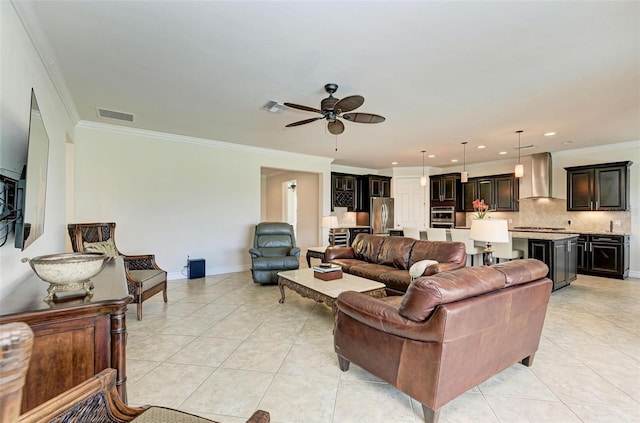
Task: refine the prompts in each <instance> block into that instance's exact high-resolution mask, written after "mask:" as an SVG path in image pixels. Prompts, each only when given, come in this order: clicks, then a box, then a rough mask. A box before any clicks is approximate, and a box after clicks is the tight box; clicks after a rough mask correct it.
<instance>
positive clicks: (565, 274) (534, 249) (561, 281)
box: [529, 237, 578, 291]
mask: <svg viewBox="0 0 640 423" xmlns="http://www.w3.org/2000/svg"><path fill="white" fill-rule="evenodd" d="M576 244H577V237H576V238H566V239H559V240H546V239H530V240H529V258H535V259H538V260H540V261H543V262H544V263H546V264H547V266H549V274H548V275H547V276H548V277H549V279H551V280H552V281H553V290H554V291H555V290H557V289H560V288H562V287H564V286H567V285H569V284H570V283H571V282H572V281H574V280H575V279H576V277H577V267H576V266H577V251H578V250H577V248H576Z"/></svg>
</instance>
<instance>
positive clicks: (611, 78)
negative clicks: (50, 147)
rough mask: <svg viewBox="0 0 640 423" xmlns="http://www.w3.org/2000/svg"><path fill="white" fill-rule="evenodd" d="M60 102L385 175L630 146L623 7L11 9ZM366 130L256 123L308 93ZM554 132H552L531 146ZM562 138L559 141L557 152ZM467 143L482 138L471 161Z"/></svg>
mask: <svg viewBox="0 0 640 423" xmlns="http://www.w3.org/2000/svg"><path fill="white" fill-rule="evenodd" d="M14 5H15V7H16V9H17V11H18V13H19V14H20V16H21V18H22V19H23V21H24V22H25V25H26V26H27V27H28V29H29V32H30V34H31V36H32V38H33V39H34V42H35V44H36V46H37V48H38V50H39V51H40V54H41V56H42V57H43V61H44V62H45V63H46V64H47V66H48V67H49V69H50V74H51V75H52V76H53V78H54V80H55V81H56V84H57V85H58V89H59V91H60V92H61V93H62V95H63V97H64V98H65V101H66V103H67V107H68V108H69V109H70V110H71V113H72V114H76V116H75V117H77V118H78V119H80V120H86V121H95V122H104V123H115V124H118V122H117V121H112V120H108V119H101V118H98V117H97V114H96V107H101V108H106V109H111V110H116V111H122V112H129V113H133V114H135V121H134V123H133V124H129V123H124V124H123V125H124V126H130V127H135V128H141V129H147V130H153V131H161V132H167V133H173V134H179V135H186V136H192V137H199V138H205V139H211V140H216V141H226V142H232V143H239V144H247V145H252V146H259V147H266V148H272V149H277V150H286V151H292V152H299V153H305V154H312V155H319V156H326V157H335V162H334V163H336V164H342V165H351V166H359V167H367V168H373V169H381V168H389V167H391V166H392V165H391V162H392V161H397V162H398V166H421V164H422V155H421V153H420V151H421V150H426V151H427V154H435V155H436V157H435V158H433V159H427V161H426V164H427V165H433V166H447V165H451V162H450V161H451V159H454V158H457V159H459V160H460V163H462V155H463V147H462V145H461V144H460V143H461V142H462V141H468V142H469V144H468V145H467V153H466V160H467V163H472V162H483V161H489V160H496V159H500V158H504V157H505V156H499V155H498V152H499V151H503V150H504V151H507V152H508V155H507V156H506V157H514V162H515V157H517V149H516V148H515V147H516V146H517V143H518V141H517V140H518V139H517V135H516V134H515V131H516V130H519V129H522V130H524V133H523V134H522V145H528V144H536V145H538V147H537V148H536V149H532V150H526V151H523V152H522V154H531V153H535V152H542V151H551V152H554V151H559V150H567V149H573V148H580V147H587V146H593V145H600V144H607V143H617V142H624V141H634V140H640V2H637V1H630V2H546V1H545V2H416V1H414V2H399V1H389V2H384V1H377V2H365V1H355V2H345V1H340V2H332V1H322V2H317V1H298V2H281V1H278V2H271V1H258V2H248V1H198V2H191V1H162V2H161V1H143V2H138V1H135V2H134V1H125V2H122V1H114V2H110V1H82V2H81V1H36V2H31V1H19V2H15V3H14ZM329 82H333V83H337V84H338V85H339V89H338V91H337V93H336V94H335V96H336V97H338V98H342V97H344V96H347V95H353V94H360V95H362V96H364V97H365V99H366V101H365V103H364V105H363V106H362V107H360V108H359V109H357V110H356V111H361V112H369V113H376V114H380V115H383V116H385V117H386V119H387V120H386V121H385V122H383V123H379V124H373V125H365V124H358V123H353V122H345V127H346V129H345V131H344V133H343V134H341V135H339V136H338V137H337V145H338V151H337V152H336V151H335V144H336V137H335V136H333V135H331V134H329V133H328V132H327V131H326V122H325V121H316V122H313V123H310V124H307V125H303V126H298V127H293V128H285V127H284V126H285V125H286V124H288V123H291V122H295V121H299V120H302V119H306V118H311V117H315V116H317V115H315V114H313V113H311V112H304V111H300V110H295V109H287V110H285V111H283V112H281V113H269V112H267V111H265V110H262V109H261V107H262V105H263V104H265V103H266V102H267V101H268V100H276V101H279V102H284V101H287V102H291V103H297V104H302V105H306V106H311V107H314V108H320V101H321V99H323V98H324V97H326V96H327V94H326V93H325V92H324V89H323V86H324V85H325V84H326V83H329ZM548 131H555V132H556V133H557V135H555V136H553V137H544V136H543V133H545V132H548ZM563 141H572V143H571V144H563V143H562V142H563ZM479 144H483V145H486V148H485V149H484V150H477V149H476V147H477V146H478V145H479Z"/></svg>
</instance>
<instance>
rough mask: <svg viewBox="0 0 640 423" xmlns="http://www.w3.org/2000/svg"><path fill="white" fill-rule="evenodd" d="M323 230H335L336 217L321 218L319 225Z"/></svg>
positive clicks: (336, 224) (336, 225)
mask: <svg viewBox="0 0 640 423" xmlns="http://www.w3.org/2000/svg"><path fill="white" fill-rule="evenodd" d="M320 226H322V227H323V228H337V227H338V216H322V222H321V224H320Z"/></svg>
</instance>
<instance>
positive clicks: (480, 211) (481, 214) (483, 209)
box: [473, 198, 489, 219]
mask: <svg viewBox="0 0 640 423" xmlns="http://www.w3.org/2000/svg"><path fill="white" fill-rule="evenodd" d="M473 209H474V210H475V211H476V216H477V217H478V219H484V218H485V217H486V216H487V213H489V205H488V204H485V202H484V200H480V199H478V198H477V199H475V200H473Z"/></svg>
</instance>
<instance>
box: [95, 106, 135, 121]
mask: <svg viewBox="0 0 640 423" xmlns="http://www.w3.org/2000/svg"><path fill="white" fill-rule="evenodd" d="M96 110H97V111H98V117H99V118H103V119H115V120H123V121H125V122H133V116H134V115H133V113H126V112H116V111H115V110H108V109H101V108H100V107H96Z"/></svg>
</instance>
